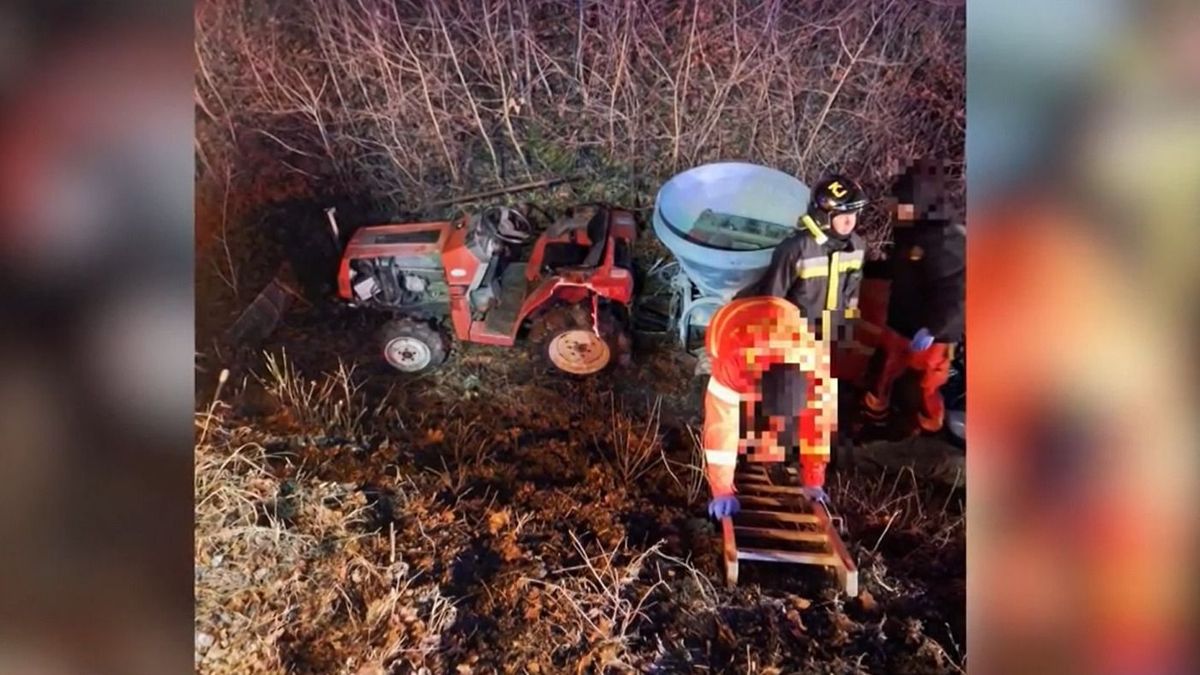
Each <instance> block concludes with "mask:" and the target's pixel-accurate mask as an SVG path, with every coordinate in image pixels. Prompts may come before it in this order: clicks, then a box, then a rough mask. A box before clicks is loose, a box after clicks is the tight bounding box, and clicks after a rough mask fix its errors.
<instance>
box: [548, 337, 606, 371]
mask: <svg viewBox="0 0 1200 675" xmlns="http://www.w3.org/2000/svg"><path fill="white" fill-rule="evenodd" d="M549 354H550V361H551V363H553V364H554V365H555V367H557V368H559V369H560V370H564V371H566V372H568V373H571V374H573V375H591V374H592V373H595V372H597V371H599V370H602V369H603V368H604V366H606V365H608V360H609V357H610V356H611V354H610V351H609V349H608V342H606V341H604V340H603V339H601V338H600V336H599V335H596V333H594V332H593V331H591V330H588V329H584V328H576V329H573V330H568V331H563V332H562V333H559V334H558V335H556V336H554V339H553V340H551V341H550V346H549Z"/></svg>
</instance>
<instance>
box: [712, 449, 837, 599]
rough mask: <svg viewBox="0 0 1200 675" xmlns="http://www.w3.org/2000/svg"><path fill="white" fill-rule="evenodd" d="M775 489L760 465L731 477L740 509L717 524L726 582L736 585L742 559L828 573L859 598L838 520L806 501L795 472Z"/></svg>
mask: <svg viewBox="0 0 1200 675" xmlns="http://www.w3.org/2000/svg"><path fill="white" fill-rule="evenodd" d="M786 472H787V476H788V480H787V483H788V484H787V485H780V484H776V483H775V482H773V481H772V480H771V476H770V475H769V474H768V472H767V470H766V469H765V468H764V467H763V463H761V462H746V464H745V465H744V466H739V468H738V473H737V476H736V478H735V485H736V487H737V497H738V501H739V502H740V503H741V505H742V508H741V510H740V511H739V512H738V513H737V514H735V515H734V516H733V517H732V518H723V519H721V534H722V539H723V543H724V560H725V583H726V584H727V585H728V586H730V587H733V586H736V585H737V581H738V563H739V561H742V560H748V561H759V562H775V563H792V564H800V565H819V566H822V567H827V568H832V569H833V571H834V573H835V574H836V575H837V579H838V583H839V584H840V585H841V587H842V590H843V591H844V592H845V593H846V595H847V596H849V597H855V596H857V595H858V567H857V566H856V565H855V564H854V559H853V558H852V557H851V556H850V553H849V551H847V550H846V545H845V543H844V542H843V541H842V538H841V536H840V535H839V534H838V530H839V529H840V528H841V523H840V518H837V517H834V516H831V515H830V514H829V510H828V509H827V508H826V507H825V505H824V504H821V503H819V502H814V501H812V500H810V499H808V498H807V497H805V496H804V493H803V492H802V491H801V489H800V486H799V480H798V477H797V475H796V470H795V469H793V468H791V467H788V468H787V469H786Z"/></svg>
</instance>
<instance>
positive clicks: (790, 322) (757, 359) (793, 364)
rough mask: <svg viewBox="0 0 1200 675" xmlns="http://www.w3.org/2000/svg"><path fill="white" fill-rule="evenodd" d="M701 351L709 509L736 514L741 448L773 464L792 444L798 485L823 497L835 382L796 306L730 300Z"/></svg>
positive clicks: (779, 300) (822, 350) (823, 349)
mask: <svg viewBox="0 0 1200 675" xmlns="http://www.w3.org/2000/svg"><path fill="white" fill-rule="evenodd" d="M705 351H706V352H707V355H708V358H709V360H710V363H711V364H712V376H711V377H710V378H709V381H708V389H707V391H706V393H705V397H704V430H703V434H702V444H703V447H704V456H705V459H706V462H707V468H706V474H705V477H706V478H707V480H708V484H709V488H710V490H711V491H712V501H710V502H709V507H708V510H709V514H710V515H711V516H713V517H714V518H724V517H727V516H731V515H733V514H734V513H736V512H737V510H738V507H739V505H738V500H737V497H736V496H735V494H734V492H735V491H734V472H735V470H736V468H737V461H738V456H739V455H740V454H746V455H748V459H749V460H750V461H776V462H778V461H783V460H784V459H785V458H786V456H787V451H788V450H789V449H791V448H793V447H795V446H797V445H798V446H799V448H800V466H801V480H802V483H803V487H804V491H805V493H806V494H807V495H808V496H809V497H810V498H812V499H818V500H822V501H824V500H825V499H826V495H825V491H824V486H825V466H826V465H827V464H828V462H829V448H830V441H831V436H832V433H833V431H834V429H835V427H836V423H835V418H836V410H835V408H834V406H833V404H832V403H833V402H834V401H836V393H837V392H836V383H835V382H834V381H833V379H832V378H831V377H830V373H829V353H828V350H827V349H826V347H825V346H824V343H823V342H821V341H819V340H817V339H816V336H815V335H813V333H812V332H811V331H810V330H809V327H808V323H807V322H806V321H805V319H804V317H803V316H802V315H801V314H800V311H799V309H798V308H797V307H796V306H795V305H793V304H791V303H790V302H788V301H787V300H784V299H782V298H774V297H751V298H741V299H737V300H734V301H733V302H731V303H729V304H728V305H725V306H724V307H722V308H721V309H719V310H718V311H717V312H716V314H714V315H713V318H712V320H711V322H710V323H709V327H708V330H707V332H706V335H705ZM758 420H762V424H758V423H757V421H758Z"/></svg>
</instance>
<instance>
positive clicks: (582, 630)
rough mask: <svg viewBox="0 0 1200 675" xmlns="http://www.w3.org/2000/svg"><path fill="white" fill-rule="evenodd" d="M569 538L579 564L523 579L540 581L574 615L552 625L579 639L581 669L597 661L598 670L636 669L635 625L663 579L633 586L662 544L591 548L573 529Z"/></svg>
mask: <svg viewBox="0 0 1200 675" xmlns="http://www.w3.org/2000/svg"><path fill="white" fill-rule="evenodd" d="M571 541H572V543H573V544H574V546H575V549H576V551H577V552H578V553H579V555H580V556H582V558H583V563H582V564H580V565H577V566H574V567H568V568H564V569H561V570H559V571H557V572H555V573H554V575H553V580H552V581H543V580H539V579H524V580H523V581H524V582H525V583H526V584H530V585H540V586H544V587H545V588H546V589H547V590H548V591H549V592H550V593H551V594H552V596H553V597H555V598H556V599H557V600H558V601H560V602H562V603H563V604H564V605H566V606H567V607H569V608H570V609H571V610H572V614H573V616H574V617H575V619H576V621H574V622H571V623H561V624H559V625H558V626H557V627H556V628H557V631H558V632H559V633H560V635H561V637H562V638H565V640H566V642H567V643H568V644H569V645H571V646H573V647H574V646H580V645H582V651H583V655H582V656H581V657H580V658H579V661H578V663H579V670H580V671H585V670H587V668H588V667H595V668H596V669H597V670H598V671H601V672H604V671H606V670H607V669H609V668H617V669H621V670H623V671H633V672H636V671H635V670H634V668H633V667H632V666H631V665H630V664H629V662H628V658H627V654H626V652H627V650H628V648H629V643H630V640H631V639H632V634H633V632H634V628H635V625H636V624H637V623H638V622H642V621H645V620H646V619H647V617H646V615H645V610H646V609H647V603H648V602H649V601H650V598H651V596H652V595H653V594H654V592H655V591H656V590H658V589H659V588H661V587H665V586H666V585H667V584H666V582H664V581H663V580H661V579H659V580H658V581H656V582H654V583H651V584H647V583H638V584H636V586H635V582H638V581H639V580H640V578H641V576H642V573H643V572H644V571H645V569H646V568H647V565H648V563H649V561H651V560H653V559H655V558H656V557H658V556H659V555H660V554H659V548H660V545H658V544H656V545H654V546H652V547H650V548H648V549H646V550H644V551H641V552H638V553H636V554H634V553H633V552H632V551H630V550H629V549H628V548H626V547H624V546H621V547H617V548H614V549H613V550H611V551H605V550H604V548H603V546H599V548H600V551H599V553H597V554H589V553H588V551H587V549H586V547H585V546H584V545H583V544H582V543H581V542H580V541H579V539H577V538H576V537H575V536H574V535H572V536H571Z"/></svg>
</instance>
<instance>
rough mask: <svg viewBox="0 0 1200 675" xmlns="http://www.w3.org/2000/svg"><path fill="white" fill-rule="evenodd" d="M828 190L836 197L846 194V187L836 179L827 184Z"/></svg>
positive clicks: (839, 197)
mask: <svg viewBox="0 0 1200 675" xmlns="http://www.w3.org/2000/svg"><path fill="white" fill-rule="evenodd" d="M829 191H830V192H831V193H833V196H834V197H837V198H838V199H841V198H842V197H845V196H846V188H844V187H842V184H841V183H839V182H838V181H834V182H832V183H830V184H829Z"/></svg>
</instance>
